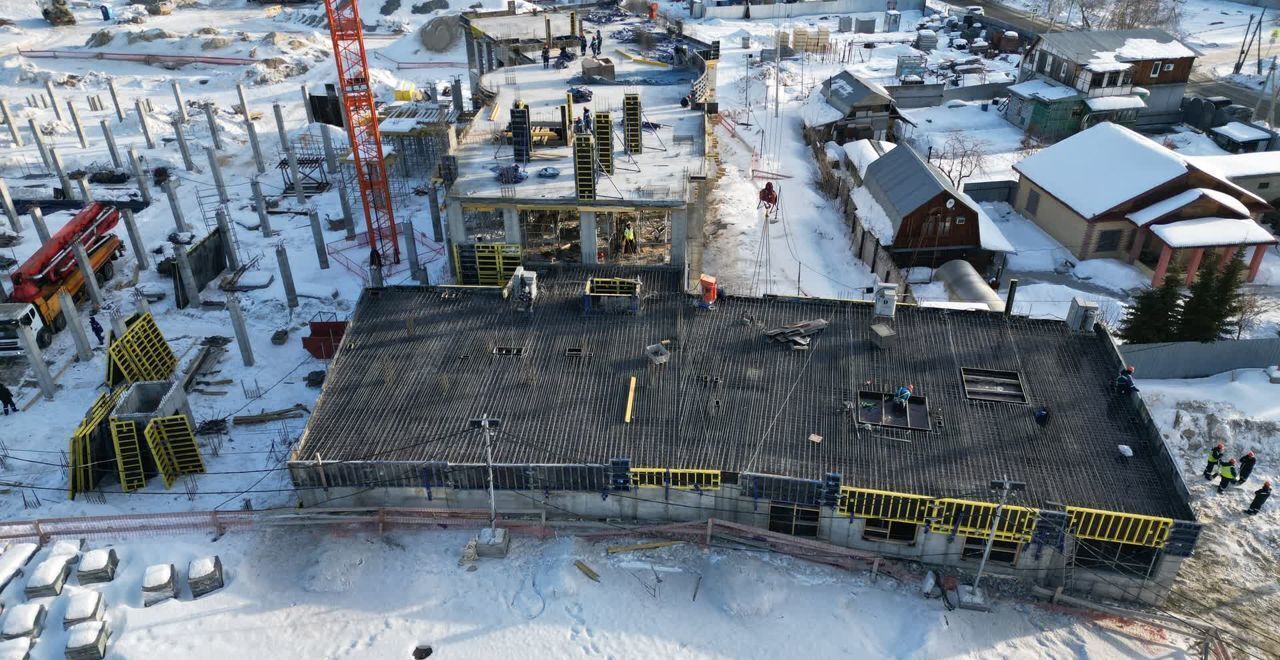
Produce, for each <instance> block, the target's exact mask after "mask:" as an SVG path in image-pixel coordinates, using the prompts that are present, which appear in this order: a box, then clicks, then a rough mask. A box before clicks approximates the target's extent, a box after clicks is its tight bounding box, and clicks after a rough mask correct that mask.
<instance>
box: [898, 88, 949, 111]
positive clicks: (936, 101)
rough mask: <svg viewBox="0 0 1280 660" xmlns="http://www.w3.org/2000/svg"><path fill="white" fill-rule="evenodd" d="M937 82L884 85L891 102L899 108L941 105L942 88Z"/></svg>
mask: <svg viewBox="0 0 1280 660" xmlns="http://www.w3.org/2000/svg"><path fill="white" fill-rule="evenodd" d="M944 87H945V86H944V85H942V84H939V83H935V84H930V85H886V86H885V89H886V90H888V92H889V96H892V97H893V104H894V105H896V106H898V107H899V108H904V109H906V108H933V107H936V106H939V105H942V98H943V88H944Z"/></svg>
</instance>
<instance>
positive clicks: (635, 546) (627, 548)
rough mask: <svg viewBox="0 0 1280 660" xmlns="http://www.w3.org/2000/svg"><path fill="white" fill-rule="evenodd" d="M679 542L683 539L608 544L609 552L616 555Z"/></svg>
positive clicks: (668, 545)
mask: <svg viewBox="0 0 1280 660" xmlns="http://www.w3.org/2000/svg"><path fill="white" fill-rule="evenodd" d="M681 543H684V541H649V542H648V543H632V544H631V545H611V546H609V554H611V555H616V554H619V553H623V552H635V551H637V550H656V549H658V548H666V547H670V546H673V545H680V544H681Z"/></svg>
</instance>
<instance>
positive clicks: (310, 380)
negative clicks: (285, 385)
mask: <svg viewBox="0 0 1280 660" xmlns="http://www.w3.org/2000/svg"><path fill="white" fill-rule="evenodd" d="M324 375H325V370H324V369H316V370H315V371H310V372H307V375H306V376H305V377H304V378H303V379H302V381H303V382H304V383H306V384H307V387H320V386H321V385H324Z"/></svg>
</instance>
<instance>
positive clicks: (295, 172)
mask: <svg viewBox="0 0 1280 660" xmlns="http://www.w3.org/2000/svg"><path fill="white" fill-rule="evenodd" d="M286 146H287V147H288V148H287V149H286V150H285V152H284V155H285V157H286V158H288V159H289V176H290V177H292V178H293V196H294V198H296V199H297V200H298V203H299V204H306V203H307V193H306V192H305V191H303V189H302V171H301V170H300V169H298V154H297V153H296V152H295V151H294V150H293V145H286Z"/></svg>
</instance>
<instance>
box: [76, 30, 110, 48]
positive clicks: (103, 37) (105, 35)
mask: <svg viewBox="0 0 1280 660" xmlns="http://www.w3.org/2000/svg"><path fill="white" fill-rule="evenodd" d="M115 36H116V35H115V33H113V32H112V31H110V30H98V31H97V32H94V33H93V34H91V35H89V38H88V39H87V40H86V41H85V42H84V45H85V47H86V48H102V47H103V46H105V45H107V44H109V43H111V40H112V39H114V38H115Z"/></svg>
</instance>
